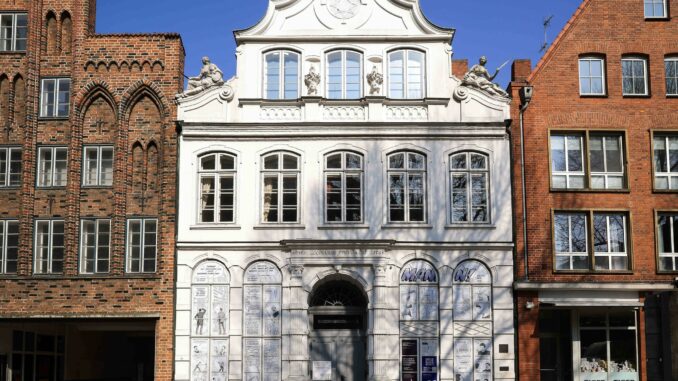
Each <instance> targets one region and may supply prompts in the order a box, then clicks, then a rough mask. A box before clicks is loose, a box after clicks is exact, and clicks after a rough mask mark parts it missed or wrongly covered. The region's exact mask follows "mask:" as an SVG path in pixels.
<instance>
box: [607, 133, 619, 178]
mask: <svg viewBox="0 0 678 381" xmlns="http://www.w3.org/2000/svg"><path fill="white" fill-rule="evenodd" d="M605 156H606V157H607V171H608V172H621V171H622V149H621V137H617V136H611V137H610V136H608V137H606V138H605Z"/></svg>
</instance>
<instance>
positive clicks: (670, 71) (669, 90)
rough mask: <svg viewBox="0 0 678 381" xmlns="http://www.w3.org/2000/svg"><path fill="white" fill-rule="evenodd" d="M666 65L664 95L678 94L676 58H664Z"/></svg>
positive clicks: (677, 61) (677, 62)
mask: <svg viewBox="0 0 678 381" xmlns="http://www.w3.org/2000/svg"><path fill="white" fill-rule="evenodd" d="M664 66H665V67H666V95H669V96H674V95H678V58H677V57H674V58H667V59H666V60H664Z"/></svg>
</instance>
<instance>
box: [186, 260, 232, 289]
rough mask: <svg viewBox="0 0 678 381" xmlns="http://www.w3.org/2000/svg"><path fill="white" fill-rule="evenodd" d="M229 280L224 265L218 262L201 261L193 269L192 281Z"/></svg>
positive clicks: (206, 282) (214, 281) (218, 281)
mask: <svg viewBox="0 0 678 381" xmlns="http://www.w3.org/2000/svg"><path fill="white" fill-rule="evenodd" d="M229 280H230V279H229V275H228V271H226V267H224V265H222V264H221V263H219V262H215V261H208V262H203V263H201V264H200V265H199V266H198V267H197V268H196V269H195V270H194V271H193V283H203V284H219V283H220V284H227V283H228V282H229Z"/></svg>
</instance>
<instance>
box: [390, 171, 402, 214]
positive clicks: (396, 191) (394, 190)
mask: <svg viewBox="0 0 678 381" xmlns="http://www.w3.org/2000/svg"><path fill="white" fill-rule="evenodd" d="M389 205H390V208H389V209H390V220H391V221H404V220H405V177H404V175H402V174H398V175H391V176H389Z"/></svg>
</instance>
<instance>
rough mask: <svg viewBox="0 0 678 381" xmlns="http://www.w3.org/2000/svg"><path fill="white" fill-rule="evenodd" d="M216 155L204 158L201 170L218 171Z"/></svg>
mask: <svg viewBox="0 0 678 381" xmlns="http://www.w3.org/2000/svg"><path fill="white" fill-rule="evenodd" d="M214 156H215V155H213V154H212V155H207V156H203V157H202V158H201V159H200V168H201V169H202V170H205V171H211V170H214V169H216V167H215V166H216V160H215V157H214Z"/></svg>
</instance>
